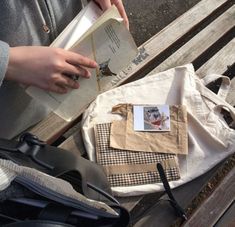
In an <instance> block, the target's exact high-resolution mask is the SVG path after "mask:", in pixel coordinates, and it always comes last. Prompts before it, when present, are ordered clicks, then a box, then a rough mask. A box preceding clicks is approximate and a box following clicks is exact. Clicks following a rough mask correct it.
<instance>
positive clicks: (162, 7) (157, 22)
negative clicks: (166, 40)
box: [123, 0, 200, 46]
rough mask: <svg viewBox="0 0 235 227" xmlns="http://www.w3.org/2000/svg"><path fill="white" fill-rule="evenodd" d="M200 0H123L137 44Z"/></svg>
mask: <svg viewBox="0 0 235 227" xmlns="http://www.w3.org/2000/svg"><path fill="white" fill-rule="evenodd" d="M199 1H200V0H123V3H124V6H125V9H126V12H127V16H128V18H129V22H130V31H131V33H132V35H133V37H134V40H135V42H136V44H137V46H139V45H141V44H142V43H144V42H145V41H147V40H148V39H150V38H151V37H152V36H153V35H155V34H156V33H157V32H159V31H160V30H162V29H163V28H164V27H166V26H167V25H168V24H169V23H171V22H172V21H173V20H175V19H176V18H177V17H179V16H180V15H182V14H183V13H184V12H186V11H187V10H188V9H190V8H191V7H193V6H194V5H195V4H197V3H198V2H199Z"/></svg>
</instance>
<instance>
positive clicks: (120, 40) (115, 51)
mask: <svg viewBox="0 0 235 227" xmlns="http://www.w3.org/2000/svg"><path fill="white" fill-rule="evenodd" d="M51 46H53V47H60V48H64V49H67V50H71V51H74V52H77V53H79V54H81V55H84V56H86V57H89V58H91V59H93V60H95V61H96V62H97V63H98V64H99V69H92V70H90V72H91V74H92V75H91V78H89V79H86V78H82V77H79V79H78V82H79V84H80V87H79V89H75V90H72V89H71V90H70V91H69V92H68V93H67V94H63V95H61V94H56V93H53V92H46V91H44V90H42V89H39V88H36V87H33V86H30V87H28V88H27V89H26V92H27V93H28V94H29V95H31V96H32V97H34V98H36V99H38V100H39V101H41V102H43V103H44V104H45V105H47V106H49V107H50V108H51V109H52V110H53V111H54V112H55V113H56V114H57V115H59V116H60V117H61V118H63V119H65V120H67V121H71V120H72V119H73V118H74V117H76V116H77V115H78V114H79V113H81V111H83V110H84V108H85V107H86V106H87V105H88V104H89V103H90V102H91V101H92V100H94V99H95V97H96V96H97V95H98V94H99V93H100V92H103V91H104V90H105V85H106V84H108V83H110V82H111V81H112V80H113V79H115V77H116V75H117V74H118V73H119V72H120V71H121V70H122V69H124V68H125V67H127V66H128V64H129V63H130V62H131V61H132V60H133V59H134V57H135V56H136V55H137V52H138V49H137V47H136V44H135V42H134V40H133V38H132V36H131V34H130V32H129V31H128V29H127V28H126V27H125V25H124V23H123V19H122V18H121V16H120V14H119V12H118V10H117V8H116V7H115V6H112V7H111V8H109V9H108V10H107V11H105V12H103V11H102V10H101V9H100V8H99V7H98V6H97V5H96V4H95V3H94V2H93V1H91V2H90V3H89V4H88V5H87V6H86V7H85V8H84V9H83V10H82V11H81V12H80V13H79V14H78V15H77V16H76V17H75V18H74V19H73V20H72V22H70V24H69V25H68V26H67V27H66V28H65V29H64V31H63V32H62V33H61V34H60V35H59V36H58V37H57V39H56V40H55V41H54V42H53V43H52V44H51Z"/></svg>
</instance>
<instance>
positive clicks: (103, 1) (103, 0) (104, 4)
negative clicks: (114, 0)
mask: <svg viewBox="0 0 235 227" xmlns="http://www.w3.org/2000/svg"><path fill="white" fill-rule="evenodd" d="M95 2H97V3H98V4H99V5H100V7H101V9H102V10H104V11H105V10H106V9H108V8H109V7H111V2H110V0H95Z"/></svg>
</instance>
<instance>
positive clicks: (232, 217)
mask: <svg viewBox="0 0 235 227" xmlns="http://www.w3.org/2000/svg"><path fill="white" fill-rule="evenodd" d="M224 226H228V227H232V226H235V201H233V204H232V205H231V206H230V207H229V208H228V209H227V210H226V212H225V213H224V214H223V216H222V217H221V218H220V220H219V221H218V222H217V223H216V224H215V226H214V227H224Z"/></svg>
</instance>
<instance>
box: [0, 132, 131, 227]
mask: <svg viewBox="0 0 235 227" xmlns="http://www.w3.org/2000/svg"><path fill="white" fill-rule="evenodd" d="M0 159H6V160H11V161H13V162H14V163H16V164H18V165H20V166H26V167H30V168H34V169H37V170H39V171H41V172H43V173H46V174H48V175H51V176H53V177H57V178H61V179H63V180H65V181H67V182H69V183H70V184H71V185H72V186H73V188H74V189H75V190H76V191H77V192H78V193H81V194H82V195H84V196H85V197H86V198H89V199H93V200H96V201H102V202H104V203H106V204H107V205H108V206H109V207H111V208H112V209H114V210H115V211H116V213H117V215H110V214H108V213H107V212H106V211H105V210H103V211H101V210H96V209H94V208H93V207H89V206H85V208H84V204H83V205H82V206H79V207H80V208H79V209H78V208H74V207H71V206H68V205H66V204H63V203H60V202H59V201H60V200H54V199H52V198H48V197H47V196H45V195H42V193H40V192H37V191H35V190H32V188H29V187H27V185H25V184H22V182H20V181H17V180H14V182H13V183H12V185H11V187H13V192H12V191H11V192H10V193H9V192H8V196H5V197H4V193H6V192H0V193H2V194H3V195H1V200H2V201H1V204H0V206H1V207H0V209H1V210H0V225H1V226H9V227H10V226H34V227H36V226H40V227H41V226H42V227H43V226H45V227H46V226H48V227H50V226H58V227H59V226H127V225H128V223H129V213H128V211H127V210H126V209H125V208H123V207H122V206H120V204H119V203H118V201H117V200H116V199H115V198H114V197H113V196H112V195H111V189H110V186H109V183H108V181H107V178H106V175H105V173H104V171H103V169H102V167H101V166H99V165H98V164H96V163H94V162H91V161H89V160H87V159H85V158H83V157H81V156H77V155H75V154H73V153H72V152H69V151H67V150H63V149H60V148H57V147H53V146H49V145H47V144H45V143H44V142H42V141H40V140H39V139H38V138H37V137H36V136H34V135H32V134H30V133H25V134H23V135H22V136H21V137H20V140H19V141H13V140H5V139H0ZM9 188H10V187H9ZM15 188H17V190H18V194H17V193H15ZM7 189H8V188H7ZM8 190H12V189H8ZM17 190H16V191H17ZM19 191H20V193H19ZM22 192H23V193H22ZM9 194H10V195H11V196H10V197H9ZM16 194H17V195H16ZM13 197H15V198H13ZM27 201H29V202H27ZM78 205H79V204H78ZM19 210H20V211H21V212H19Z"/></svg>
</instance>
